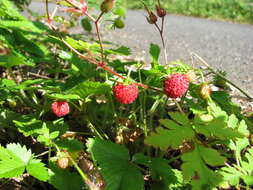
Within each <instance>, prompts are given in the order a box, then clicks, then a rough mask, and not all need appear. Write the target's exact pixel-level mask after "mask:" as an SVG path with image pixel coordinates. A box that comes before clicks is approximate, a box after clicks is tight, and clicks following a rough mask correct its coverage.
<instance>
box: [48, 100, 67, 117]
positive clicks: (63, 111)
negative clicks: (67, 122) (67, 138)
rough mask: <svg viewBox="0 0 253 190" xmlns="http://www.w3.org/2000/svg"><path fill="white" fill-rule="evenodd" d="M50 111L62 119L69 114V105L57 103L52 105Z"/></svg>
mask: <svg viewBox="0 0 253 190" xmlns="http://www.w3.org/2000/svg"><path fill="white" fill-rule="evenodd" d="M52 111H53V112H54V114H55V115H57V116H58V117H62V116H64V115H67V114H68V113H69V104H68V102H61V101H57V102H54V103H53V104H52Z"/></svg>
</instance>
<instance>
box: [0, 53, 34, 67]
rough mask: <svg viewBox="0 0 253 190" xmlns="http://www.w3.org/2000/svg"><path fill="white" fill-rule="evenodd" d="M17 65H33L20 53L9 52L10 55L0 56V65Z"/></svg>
mask: <svg viewBox="0 0 253 190" xmlns="http://www.w3.org/2000/svg"><path fill="white" fill-rule="evenodd" d="M17 65H27V66H34V64H33V63H31V62H29V61H27V60H26V58H25V57H23V56H21V55H15V54H11V55H5V56H0V66H2V67H6V68H11V67H13V66H17Z"/></svg>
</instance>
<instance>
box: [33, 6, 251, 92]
mask: <svg viewBox="0 0 253 190" xmlns="http://www.w3.org/2000/svg"><path fill="white" fill-rule="evenodd" d="M31 7H32V9H33V10H35V11H36V9H37V10H38V11H42V8H41V5H39V4H38V3H32V4H31ZM165 23H166V24H165V35H164V36H165V38H166V41H167V51H168V59H169V61H175V60H182V61H184V62H186V63H190V60H191V58H190V52H195V53H197V54H198V55H200V56H201V57H202V58H204V59H205V60H206V61H207V62H208V63H209V64H210V65H211V66H213V67H214V68H217V69H222V70H225V71H226V72H227V74H228V77H229V78H230V79H231V80H232V81H233V82H235V83H236V84H238V85H239V86H240V87H242V88H243V89H245V90H246V91H247V92H248V93H250V94H251V95H253V26H252V25H247V24H234V23H227V22H221V21H214V20H208V19H202V18H194V17H186V16H176V15H168V16H167V17H166V22H165ZM125 24H126V27H125V28H124V29H122V30H115V31H111V32H110V33H108V32H106V33H104V34H103V39H104V40H107V41H110V40H112V41H114V42H116V43H119V44H122V45H125V46H128V47H130V48H131V49H132V52H133V55H135V56H138V57H143V58H145V59H146V60H148V59H149V56H148V51H149V44H150V43H155V44H161V41H160V37H159V34H158V32H157V31H156V29H155V27H153V26H152V25H149V24H147V21H146V18H145V13H144V12H142V11H128V14H127V19H126V22H125ZM80 31H81V30H80Z"/></svg>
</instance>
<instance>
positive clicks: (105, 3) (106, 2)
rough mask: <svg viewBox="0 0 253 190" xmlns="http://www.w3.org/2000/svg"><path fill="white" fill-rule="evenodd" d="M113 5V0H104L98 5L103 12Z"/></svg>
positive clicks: (106, 11) (109, 9)
mask: <svg viewBox="0 0 253 190" xmlns="http://www.w3.org/2000/svg"><path fill="white" fill-rule="evenodd" d="M113 5H114V0H104V1H103V2H102V4H101V5H100V10H101V11H102V12H103V13H108V12H110V11H111V10H112V8H113Z"/></svg>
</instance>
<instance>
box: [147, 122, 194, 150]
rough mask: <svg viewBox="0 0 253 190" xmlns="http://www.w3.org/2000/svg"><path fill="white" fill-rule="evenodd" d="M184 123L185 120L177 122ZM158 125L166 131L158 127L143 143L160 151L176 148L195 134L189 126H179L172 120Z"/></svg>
mask: <svg viewBox="0 0 253 190" xmlns="http://www.w3.org/2000/svg"><path fill="white" fill-rule="evenodd" d="M179 122H183V123H184V122H185V120H184V119H183V120H179ZM160 123H161V124H162V125H164V126H165V127H166V128H168V129H169V130H168V129H164V128H162V127H158V128H157V129H156V132H155V133H151V134H150V135H149V136H148V137H147V138H146V139H145V143H146V144H148V145H151V146H154V147H160V148H161V149H167V148H168V147H169V146H171V147H172V148H177V147H178V146H179V145H181V144H182V143H183V141H185V140H191V139H192V138H193V137H194V135H195V133H194V131H193V129H192V128H191V126H190V125H188V124H187V125H179V124H177V123H175V122H174V121H172V120H169V119H163V120H160Z"/></svg>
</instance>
